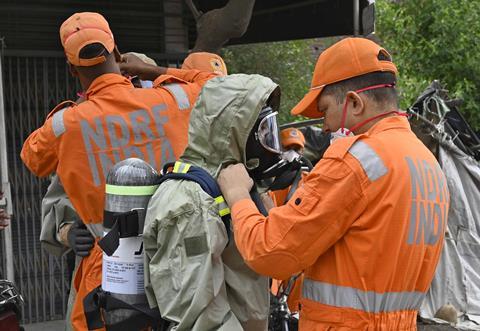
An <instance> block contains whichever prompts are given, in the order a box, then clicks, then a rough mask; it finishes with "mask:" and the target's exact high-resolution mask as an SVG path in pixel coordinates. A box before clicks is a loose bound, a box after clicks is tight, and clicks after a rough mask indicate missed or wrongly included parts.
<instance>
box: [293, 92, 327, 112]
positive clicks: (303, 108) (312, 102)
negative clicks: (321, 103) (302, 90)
mask: <svg viewBox="0 0 480 331" xmlns="http://www.w3.org/2000/svg"><path fill="white" fill-rule="evenodd" d="M322 90H323V87H321V88H318V89H315V90H310V91H309V92H308V93H307V94H305V96H304V97H303V99H302V100H300V102H299V103H298V104H297V105H296V106H295V107H293V109H292V111H291V114H292V115H302V116H305V117H309V118H321V117H323V115H324V114H323V113H320V112H319V111H318V105H317V98H318V96H319V95H320V93H321V92H322Z"/></svg>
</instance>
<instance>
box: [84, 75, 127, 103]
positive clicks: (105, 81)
mask: <svg viewBox="0 0 480 331" xmlns="http://www.w3.org/2000/svg"><path fill="white" fill-rule="evenodd" d="M117 85H124V86H131V87H132V88H133V85H132V83H131V82H130V81H129V80H128V79H127V78H126V77H123V76H122V75H119V74H114V73H108V74H103V75H101V76H98V77H97V78H95V79H94V80H93V82H92V83H91V84H90V86H89V88H88V90H87V92H86V93H85V95H86V97H87V99H88V98H90V97H92V96H93V95H96V94H99V93H101V92H103V91H106V90H108V89H110V88H111V87H113V86H117Z"/></svg>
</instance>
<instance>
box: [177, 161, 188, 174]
mask: <svg viewBox="0 0 480 331" xmlns="http://www.w3.org/2000/svg"><path fill="white" fill-rule="evenodd" d="M190 166H191V164H190V163H183V162H180V161H177V162H175V165H174V166H173V172H174V173H181V174H186V173H187V172H188V170H189V169H190Z"/></svg>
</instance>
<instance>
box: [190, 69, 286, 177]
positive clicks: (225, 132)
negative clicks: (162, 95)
mask: <svg viewBox="0 0 480 331" xmlns="http://www.w3.org/2000/svg"><path fill="white" fill-rule="evenodd" d="M279 101H280V89H279V87H278V85H277V84H275V83H274V82H273V81H272V80H271V79H269V78H267V77H264V76H260V75H245V74H236V75H228V76H225V77H218V78H214V79H211V80H210V81H208V83H206V84H205V86H204V87H203V89H202V92H201V93H200V96H199V97H198V100H197V102H196V104H195V106H194V108H193V110H192V113H191V116H190V126H189V131H188V145H187V148H186V150H185V152H184V153H183V155H182V156H181V160H182V161H184V162H188V163H192V164H194V165H196V166H199V167H202V168H204V169H205V170H207V171H208V172H209V173H210V174H211V175H212V176H213V177H215V178H217V176H218V173H219V172H220V170H221V169H222V168H223V167H225V166H226V165H228V164H230V163H239V162H242V163H243V164H246V157H245V146H246V143H247V139H248V136H249V134H250V132H251V131H252V129H253V127H254V125H255V122H256V120H257V119H258V117H259V114H260V111H261V110H262V108H263V107H264V106H265V105H267V103H268V105H270V106H271V107H272V108H273V110H274V111H278V107H279Z"/></svg>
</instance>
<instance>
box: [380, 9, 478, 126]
mask: <svg viewBox="0 0 480 331" xmlns="http://www.w3.org/2000/svg"><path fill="white" fill-rule="evenodd" d="M376 5H377V25H376V31H377V35H378V36H379V37H380V39H381V40H382V42H383V44H384V46H385V47H386V48H387V49H388V50H390V51H391V52H392V55H393V59H394V61H395V63H396V64H397V66H398V69H399V71H400V82H399V87H400V89H401V92H402V96H403V98H402V106H403V107H406V106H408V105H411V103H412V102H413V101H414V100H415V98H416V97H417V96H418V94H419V93H420V92H421V91H422V90H423V89H425V87H426V86H428V84H429V83H430V82H431V81H432V80H434V79H438V80H440V82H441V83H442V84H444V86H445V87H446V89H448V90H449V95H450V97H452V98H453V97H457V98H461V99H463V100H464V101H465V104H464V106H462V107H461V109H460V110H461V112H462V113H463V114H464V115H465V116H466V118H467V120H468V122H469V123H470V125H472V126H474V127H476V128H477V129H480V93H479V92H480V4H479V2H478V1H471V0H458V1H450V0H403V1H395V2H390V1H377V2H376Z"/></svg>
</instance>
